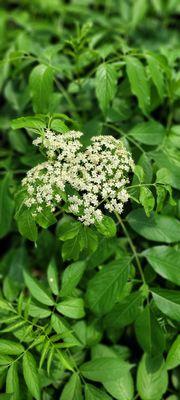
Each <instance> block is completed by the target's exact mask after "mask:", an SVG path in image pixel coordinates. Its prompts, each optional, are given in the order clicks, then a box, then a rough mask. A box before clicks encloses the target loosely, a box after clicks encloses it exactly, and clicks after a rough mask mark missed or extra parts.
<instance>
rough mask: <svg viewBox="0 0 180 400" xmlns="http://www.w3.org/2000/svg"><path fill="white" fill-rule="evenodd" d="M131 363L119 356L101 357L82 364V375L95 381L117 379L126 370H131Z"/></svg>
mask: <svg viewBox="0 0 180 400" xmlns="http://www.w3.org/2000/svg"><path fill="white" fill-rule="evenodd" d="M129 369H130V365H129V364H128V363H127V362H125V361H123V360H120V359H118V358H110V357H101V358H97V359H94V360H91V361H88V362H86V363H84V364H82V365H81V367H80V371H81V373H82V375H83V376H84V377H85V378H87V379H90V380H91V381H95V382H102V383H103V382H105V381H106V380H107V381H111V380H116V379H118V378H119V377H120V376H121V375H122V374H124V373H125V371H126V372H127V371H129Z"/></svg>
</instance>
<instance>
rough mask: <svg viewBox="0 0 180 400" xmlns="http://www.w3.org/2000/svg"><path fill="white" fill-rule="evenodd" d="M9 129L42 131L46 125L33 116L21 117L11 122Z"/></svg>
mask: <svg viewBox="0 0 180 400" xmlns="http://www.w3.org/2000/svg"><path fill="white" fill-rule="evenodd" d="M11 127H12V128H13V129H20V128H27V129H30V128H32V129H35V130H42V129H44V128H45V127H46V124H45V122H43V120H42V119H41V118H38V117H35V116H34V115H33V116H31V117H21V118H16V119H13V120H12V122H11Z"/></svg>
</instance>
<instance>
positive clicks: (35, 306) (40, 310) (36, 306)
mask: <svg viewBox="0 0 180 400" xmlns="http://www.w3.org/2000/svg"><path fill="white" fill-rule="evenodd" d="M28 315H30V316H31V317H35V318H38V319H39V318H40V319H43V318H47V317H49V316H50V315H51V310H50V309H49V308H48V307H46V306H43V305H42V304H41V303H39V302H38V301H36V300H35V299H33V300H32V299H31V301H30V304H29V305H28Z"/></svg>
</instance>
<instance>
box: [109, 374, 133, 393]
mask: <svg viewBox="0 0 180 400" xmlns="http://www.w3.org/2000/svg"><path fill="white" fill-rule="evenodd" d="M103 386H104V387H105V389H106V390H107V391H108V393H110V394H111V395H112V396H113V398H115V399H117V400H132V399H133V394H134V384H133V378H132V376H131V373H130V372H129V371H125V372H124V373H123V372H122V373H121V376H119V378H118V379H116V380H110V381H109V380H107V381H104V382H103Z"/></svg>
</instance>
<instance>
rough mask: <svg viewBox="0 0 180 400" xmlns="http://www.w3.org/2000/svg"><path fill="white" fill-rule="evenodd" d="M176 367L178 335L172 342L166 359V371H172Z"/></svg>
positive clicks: (179, 349)
mask: <svg viewBox="0 0 180 400" xmlns="http://www.w3.org/2000/svg"><path fill="white" fill-rule="evenodd" d="M178 365H180V335H178V336H177V338H176V340H175V341H174V342H173V344H172V346H171V347H170V349H169V352H168V355H167V358H166V367H167V369H174V368H176V367H177V366H178Z"/></svg>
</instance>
